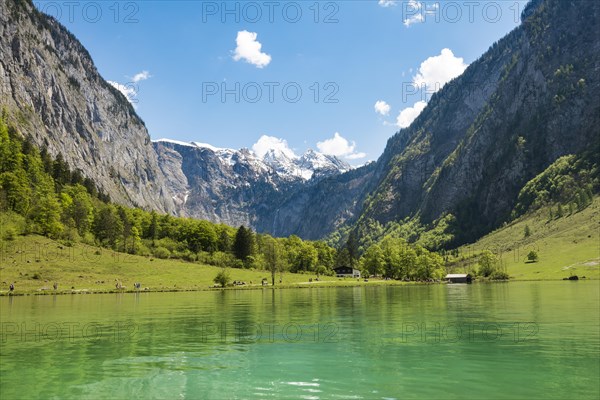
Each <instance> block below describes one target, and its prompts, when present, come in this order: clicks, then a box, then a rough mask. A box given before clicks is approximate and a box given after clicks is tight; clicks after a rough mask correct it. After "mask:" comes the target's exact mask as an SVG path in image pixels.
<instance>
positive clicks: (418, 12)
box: [403, 0, 439, 28]
mask: <svg viewBox="0 0 600 400" xmlns="http://www.w3.org/2000/svg"><path fill="white" fill-rule="evenodd" d="M438 8H439V3H437V2H436V3H433V4H431V5H430V6H428V7H427V9H425V2H423V1H417V0H408V1H407V2H406V6H405V7H404V13H405V14H406V16H407V17H408V18H405V19H404V21H403V22H404V26H406V27H407V28H408V27H410V26H411V25H412V24H416V23H423V22H425V15H426V14H434V13H435V12H436V11H437V9H438Z"/></svg>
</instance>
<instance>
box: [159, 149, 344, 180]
mask: <svg viewBox="0 0 600 400" xmlns="http://www.w3.org/2000/svg"><path fill="white" fill-rule="evenodd" d="M154 142H156V143H163V144H172V145H178V146H185V147H192V148H197V149H199V150H210V151H211V152H213V153H214V154H215V155H216V156H217V158H218V159H219V160H220V161H221V164H222V165H229V166H230V167H233V166H235V165H236V164H238V163H243V164H248V165H249V166H251V167H252V169H253V170H255V171H257V172H260V171H269V170H270V171H273V172H274V173H276V174H277V175H279V176H280V177H281V178H284V179H292V180H293V179H298V178H300V179H303V180H310V179H311V178H313V177H325V176H331V175H336V174H340V173H344V172H346V171H349V170H350V169H352V167H351V166H350V165H349V164H348V163H346V162H345V161H343V160H340V159H339V158H337V157H335V156H332V155H326V154H323V153H319V152H317V151H315V150H313V149H308V150H307V151H306V152H305V153H304V154H303V155H302V156H297V155H296V154H295V153H294V152H293V151H292V150H291V149H289V148H287V147H284V148H282V147H281V146H274V147H272V148H268V149H266V150H265V149H263V150H262V151H261V152H260V153H262V154H257V152H256V151H255V150H249V149H240V150H234V149H228V148H219V147H215V146H212V145H210V144H207V143H201V142H182V141H178V140H172V139H159V140H155V141H154Z"/></svg>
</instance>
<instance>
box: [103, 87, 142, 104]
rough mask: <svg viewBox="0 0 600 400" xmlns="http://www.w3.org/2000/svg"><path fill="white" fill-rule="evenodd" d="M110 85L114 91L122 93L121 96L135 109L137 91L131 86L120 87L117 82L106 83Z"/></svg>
mask: <svg viewBox="0 0 600 400" xmlns="http://www.w3.org/2000/svg"><path fill="white" fill-rule="evenodd" d="M107 82H108V83H110V84H111V85H112V86H113V87H114V88H115V89H117V90H118V91H119V92H121V93H123V96H125V97H126V98H127V100H128V101H129V102H130V103H131V104H132V105H133V107H134V108H136V103H137V98H136V96H137V89H136V87H135V85H133V84H127V85H122V84H120V83H119V82H114V81H107Z"/></svg>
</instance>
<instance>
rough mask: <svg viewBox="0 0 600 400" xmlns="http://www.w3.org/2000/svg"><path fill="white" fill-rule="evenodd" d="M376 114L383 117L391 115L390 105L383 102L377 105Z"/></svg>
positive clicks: (380, 101)
mask: <svg viewBox="0 0 600 400" xmlns="http://www.w3.org/2000/svg"><path fill="white" fill-rule="evenodd" d="M375 112H376V113H378V114H381V115H388V114H389V113H390V105H389V104H388V103H386V102H385V101H383V100H379V101H377V103H375Z"/></svg>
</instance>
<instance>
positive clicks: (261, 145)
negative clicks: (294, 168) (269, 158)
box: [252, 135, 298, 158]
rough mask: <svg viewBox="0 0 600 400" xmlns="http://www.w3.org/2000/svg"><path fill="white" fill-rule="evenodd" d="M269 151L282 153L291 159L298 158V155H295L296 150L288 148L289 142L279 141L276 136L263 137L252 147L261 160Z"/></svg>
mask: <svg viewBox="0 0 600 400" xmlns="http://www.w3.org/2000/svg"><path fill="white" fill-rule="evenodd" d="M269 150H276V151H280V152H281V153H283V154H285V155H286V156H287V157H289V158H297V157H298V156H297V155H296V153H294V150H292V149H291V148H290V147H289V146H288V143H287V140H285V139H279V138H276V137H274V136H267V135H262V136H261V137H260V139H258V141H257V142H256V143H254V144H253V145H252V151H254V154H256V155H257V156H258V157H259V158H263V157H264V156H265V154H267V152H268V151H269Z"/></svg>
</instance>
